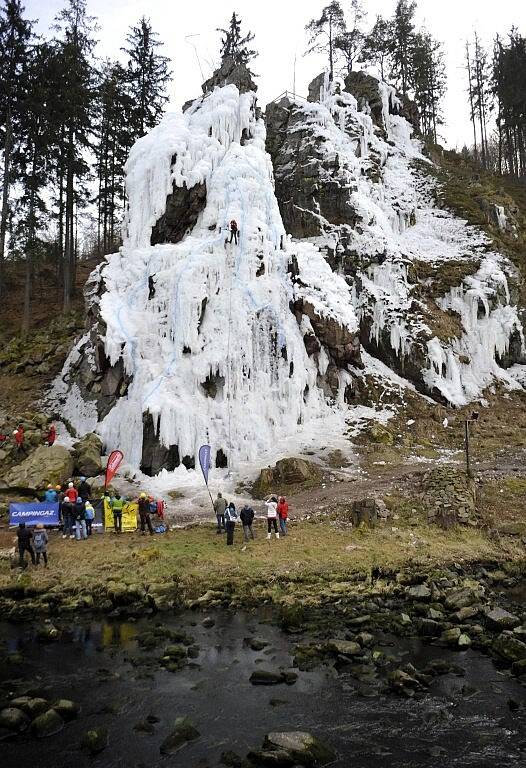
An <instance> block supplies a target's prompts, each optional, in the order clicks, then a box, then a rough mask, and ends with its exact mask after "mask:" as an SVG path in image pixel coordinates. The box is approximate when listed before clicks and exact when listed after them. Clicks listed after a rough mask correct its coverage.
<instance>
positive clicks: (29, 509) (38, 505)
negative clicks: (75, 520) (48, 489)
mask: <svg viewBox="0 0 526 768" xmlns="http://www.w3.org/2000/svg"><path fill="white" fill-rule="evenodd" d="M58 508H59V505H58V504H49V503H47V502H38V501H33V502H30V503H27V504H18V503H16V504H15V503H11V504H10V505H9V525H18V523H25V524H26V525H36V524H37V523H44V525H58V524H59V522H60V520H59V512H58Z"/></svg>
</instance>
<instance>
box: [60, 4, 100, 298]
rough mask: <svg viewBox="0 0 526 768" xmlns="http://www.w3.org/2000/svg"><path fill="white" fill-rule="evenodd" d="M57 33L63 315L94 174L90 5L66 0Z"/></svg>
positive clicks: (71, 289)
mask: <svg viewBox="0 0 526 768" xmlns="http://www.w3.org/2000/svg"><path fill="white" fill-rule="evenodd" d="M56 28H57V29H58V30H59V32H61V38H60V39H59V40H58V41H57V49H58V58H57V64H58V66H59V70H58V72H57V74H58V75H59V77H60V80H59V82H58V84H57V92H56V94H55V96H56V98H57V97H58V99H60V106H59V113H58V117H59V119H60V121H61V124H60V126H59V142H58V147H57V149H58V152H59V154H60V156H61V157H62V158H63V160H62V161H61V162H60V165H59V186H60V190H59V200H60V210H59V218H60V219H61V220H62V218H63V277H64V309H65V310H67V309H68V308H69V306H70V303H71V297H72V295H73V291H74V286H75V273H76V255H77V237H76V209H77V207H78V206H79V205H82V204H83V203H84V202H85V200H86V194H85V190H84V189H83V187H82V184H83V182H84V181H85V180H86V179H87V177H88V175H89V172H90V167H89V164H88V161H87V153H88V152H89V151H90V150H91V146H92V144H91V137H92V131H93V107H94V86H95V74H96V73H95V68H94V66H93V49H94V47H95V39H94V37H93V35H94V31H95V20H94V19H93V18H92V17H90V16H88V15H87V13H86V0H68V5H67V6H66V8H65V9H64V10H63V11H61V13H60V14H59V15H58V16H57V19H56ZM61 248H62V243H61Z"/></svg>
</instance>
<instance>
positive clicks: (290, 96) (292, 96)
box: [270, 91, 308, 103]
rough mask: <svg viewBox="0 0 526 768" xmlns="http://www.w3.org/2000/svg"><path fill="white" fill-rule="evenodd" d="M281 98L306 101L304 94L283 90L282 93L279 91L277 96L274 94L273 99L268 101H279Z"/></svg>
mask: <svg viewBox="0 0 526 768" xmlns="http://www.w3.org/2000/svg"><path fill="white" fill-rule="evenodd" d="M281 99H290V100H291V101H297V100H299V101H308V99H306V98H305V97H304V96H300V95H299V94H297V93H293V92H292V91H283V93H280V95H279V96H276V98H275V99H271V101H270V103H272V102H275V101H281Z"/></svg>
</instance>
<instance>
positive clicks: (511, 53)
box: [492, 29, 526, 178]
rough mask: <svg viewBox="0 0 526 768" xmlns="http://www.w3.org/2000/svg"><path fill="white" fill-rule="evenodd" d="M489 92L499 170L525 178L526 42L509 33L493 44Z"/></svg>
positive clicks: (515, 34)
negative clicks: (493, 106) (494, 110)
mask: <svg viewBox="0 0 526 768" xmlns="http://www.w3.org/2000/svg"><path fill="white" fill-rule="evenodd" d="M492 89H493V94H494V95H495V98H496V101H497V109H498V111H497V130H498V166H499V169H500V171H501V172H502V173H508V174H511V175H512V176H516V177H522V178H524V177H526V38H524V37H522V36H521V35H520V34H519V32H518V31H517V30H516V29H512V30H511V31H510V33H509V35H508V42H507V43H505V42H503V41H501V40H500V39H499V38H497V39H496V41H495V50H494V55H493V79H492Z"/></svg>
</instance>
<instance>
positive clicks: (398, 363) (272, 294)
mask: <svg viewBox="0 0 526 768" xmlns="http://www.w3.org/2000/svg"><path fill="white" fill-rule="evenodd" d="M203 89H204V95H203V96H202V97H200V98H199V99H197V100H195V101H194V102H192V103H189V104H187V105H185V111H184V113H183V114H171V115H167V116H166V117H165V118H164V120H163V121H162V123H161V124H160V125H159V126H158V127H157V128H155V129H154V130H153V131H152V132H151V133H150V134H149V135H148V136H145V137H143V138H142V139H140V140H139V141H138V142H137V144H136V145H135V146H134V148H133V149H132V152H131V154H130V158H129V160H128V163H127V192H128V200H129V208H128V213H127V217H126V227H125V239H124V246H123V247H122V249H121V250H120V252H119V253H116V254H113V255H111V256H109V257H108V259H107V263H105V264H104V265H102V266H101V267H100V268H99V269H97V270H96V271H95V272H94V273H93V274H92V276H91V278H90V280H89V281H88V284H87V286H86V301H87V305H88V330H87V333H86V335H85V336H84V337H83V339H82V340H81V341H80V342H79V344H78V345H77V346H76V348H75V350H74V351H73V353H72V354H71V355H70V358H69V360H68V362H67V364H66V366H65V368H64V371H63V373H62V376H61V378H60V379H59V380H58V381H57V383H56V385H55V391H54V397H55V398H56V399H58V400H59V401H60V403H61V407H62V409H63V411H64V412H65V414H66V415H67V417H68V418H69V419H70V421H71V422H72V423H73V424H74V425H75V426H76V428H77V429H78V430H79V431H81V432H82V431H89V430H92V429H95V430H96V431H97V432H98V433H99V434H100V435H101V437H102V438H103V440H104V441H105V443H106V445H107V447H108V448H112V447H116V446H117V445H118V446H119V447H120V448H121V449H123V450H124V452H125V454H126V457H127V460H128V462H129V463H130V464H131V465H132V466H134V467H140V468H141V469H142V470H143V471H144V472H145V473H147V474H151V475H153V474H156V473H158V472H159V471H161V470H163V469H166V470H168V471H173V470H175V469H177V467H186V468H187V469H192V468H194V467H195V465H196V456H197V452H198V449H199V446H200V445H201V444H202V443H203V442H209V443H210V444H211V445H212V446H213V449H214V454H213V460H214V463H215V466H217V467H229V468H232V467H236V468H239V467H241V466H245V467H247V466H250V465H251V464H254V463H255V464H258V463H259V464H260V463H261V461H262V460H263V461H266V460H267V459H269V458H270V457H273V456H276V454H278V453H282V454H283V451H285V450H286V449H287V446H289V445H290V446H293V448H292V450H298V448H300V447H301V446H306V445H309V446H310V447H311V448H314V449H316V448H317V447H319V446H320V445H323V444H326V442H327V441H328V440H330V439H332V437H331V434H332V436H334V435H341V434H343V432H344V430H345V422H346V419H348V418H351V419H352V414H353V405H354V404H355V403H357V402H366V401H364V395H363V392H364V391H365V390H363V389H362V385H363V382H364V381H365V380H366V378H367V375H368V373H370V372H371V371H372V370H374V372H375V373H376V374H377V373H378V371H379V370H381V371H382V376H384V377H387V378H389V376H390V372H391V371H396V372H398V373H399V374H401V375H402V376H404V377H405V378H406V380H407V381H408V386H410V385H411V386H412V384H414V385H415V386H416V387H417V388H418V389H419V390H420V391H421V392H423V393H426V394H427V395H431V396H433V397H435V398H436V399H437V400H441V401H446V402H449V403H451V404H454V405H462V404H464V403H466V402H469V401H470V400H472V399H474V398H477V397H480V396H481V395H482V393H483V391H484V389H485V388H486V387H487V386H490V385H491V383H492V382H493V381H495V380H499V381H502V382H503V383H504V384H505V385H506V386H508V387H518V386H519V383H518V380H519V378H520V376H519V372H518V371H517V370H516V366H515V363H517V362H520V361H522V357H523V335H522V327H521V324H520V321H519V318H518V315H517V311H516V307H515V302H514V299H515V295H514V292H513V283H514V270H513V266H512V264H511V263H510V262H509V261H508V260H507V259H506V258H505V257H504V256H503V255H501V254H499V253H496V252H494V251H493V250H492V249H491V247H490V243H489V241H488V239H487V237H486V236H485V235H484V233H483V232H482V231H481V230H479V229H477V228H475V227H471V226H468V225H467V223H466V222H465V221H464V220H462V219H459V218H457V217H455V216H453V215H452V214H451V213H449V212H447V211H445V210H443V209H441V208H440V207H439V206H437V204H436V199H437V189H436V183H435V182H434V181H433V178H432V175H430V174H429V172H428V169H429V167H430V161H429V160H428V159H427V158H425V157H424V155H423V154H422V147H421V144H420V142H419V141H418V140H416V139H415V138H414V137H413V135H412V134H413V133H414V130H415V126H416V124H417V116H416V115H415V112H414V109H413V108H412V106H411V104H410V103H408V102H407V101H406V102H404V101H403V100H401V99H400V98H399V97H398V96H397V94H396V93H395V92H394V90H393V89H392V88H390V87H389V86H388V85H386V84H385V83H380V82H378V81H377V80H374V78H371V77H370V76H368V75H363V74H361V73H353V75H352V76H350V77H349V78H347V80H346V81H335V82H334V83H332V84H329V82H328V80H327V79H326V77H325V76H323V75H322V76H320V77H318V78H316V79H315V80H314V81H313V83H311V86H310V88H309V99H308V100H303V99H297V98H294V99H289V98H285V99H282V100H281V101H280V102H278V103H272V104H270V105H268V107H267V109H266V115H265V118H266V119H265V120H263V118H262V116H261V113H260V110H259V108H258V107H257V102H256V94H255V86H254V83H253V81H252V78H251V75H250V73H249V72H248V71H237V70H236V69H235V68H232V66H231V63H228V62H226V63H225V65H224V67H222V69H221V70H220V71H218V72H217V73H216V75H215V76H214V78H212V79H211V80H210V81H208V82H207V83H205V84H204V86H203ZM232 219H235V220H236V221H237V222H238V224H239V228H240V237H239V244H238V245H236V244H234V243H230V238H229V234H228V227H229V222H230V221H231V220H232ZM382 363H384V364H386V365H387V368H385V367H384V368H382V367H381V365H382ZM410 382H411V383H412V384H410Z"/></svg>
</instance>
